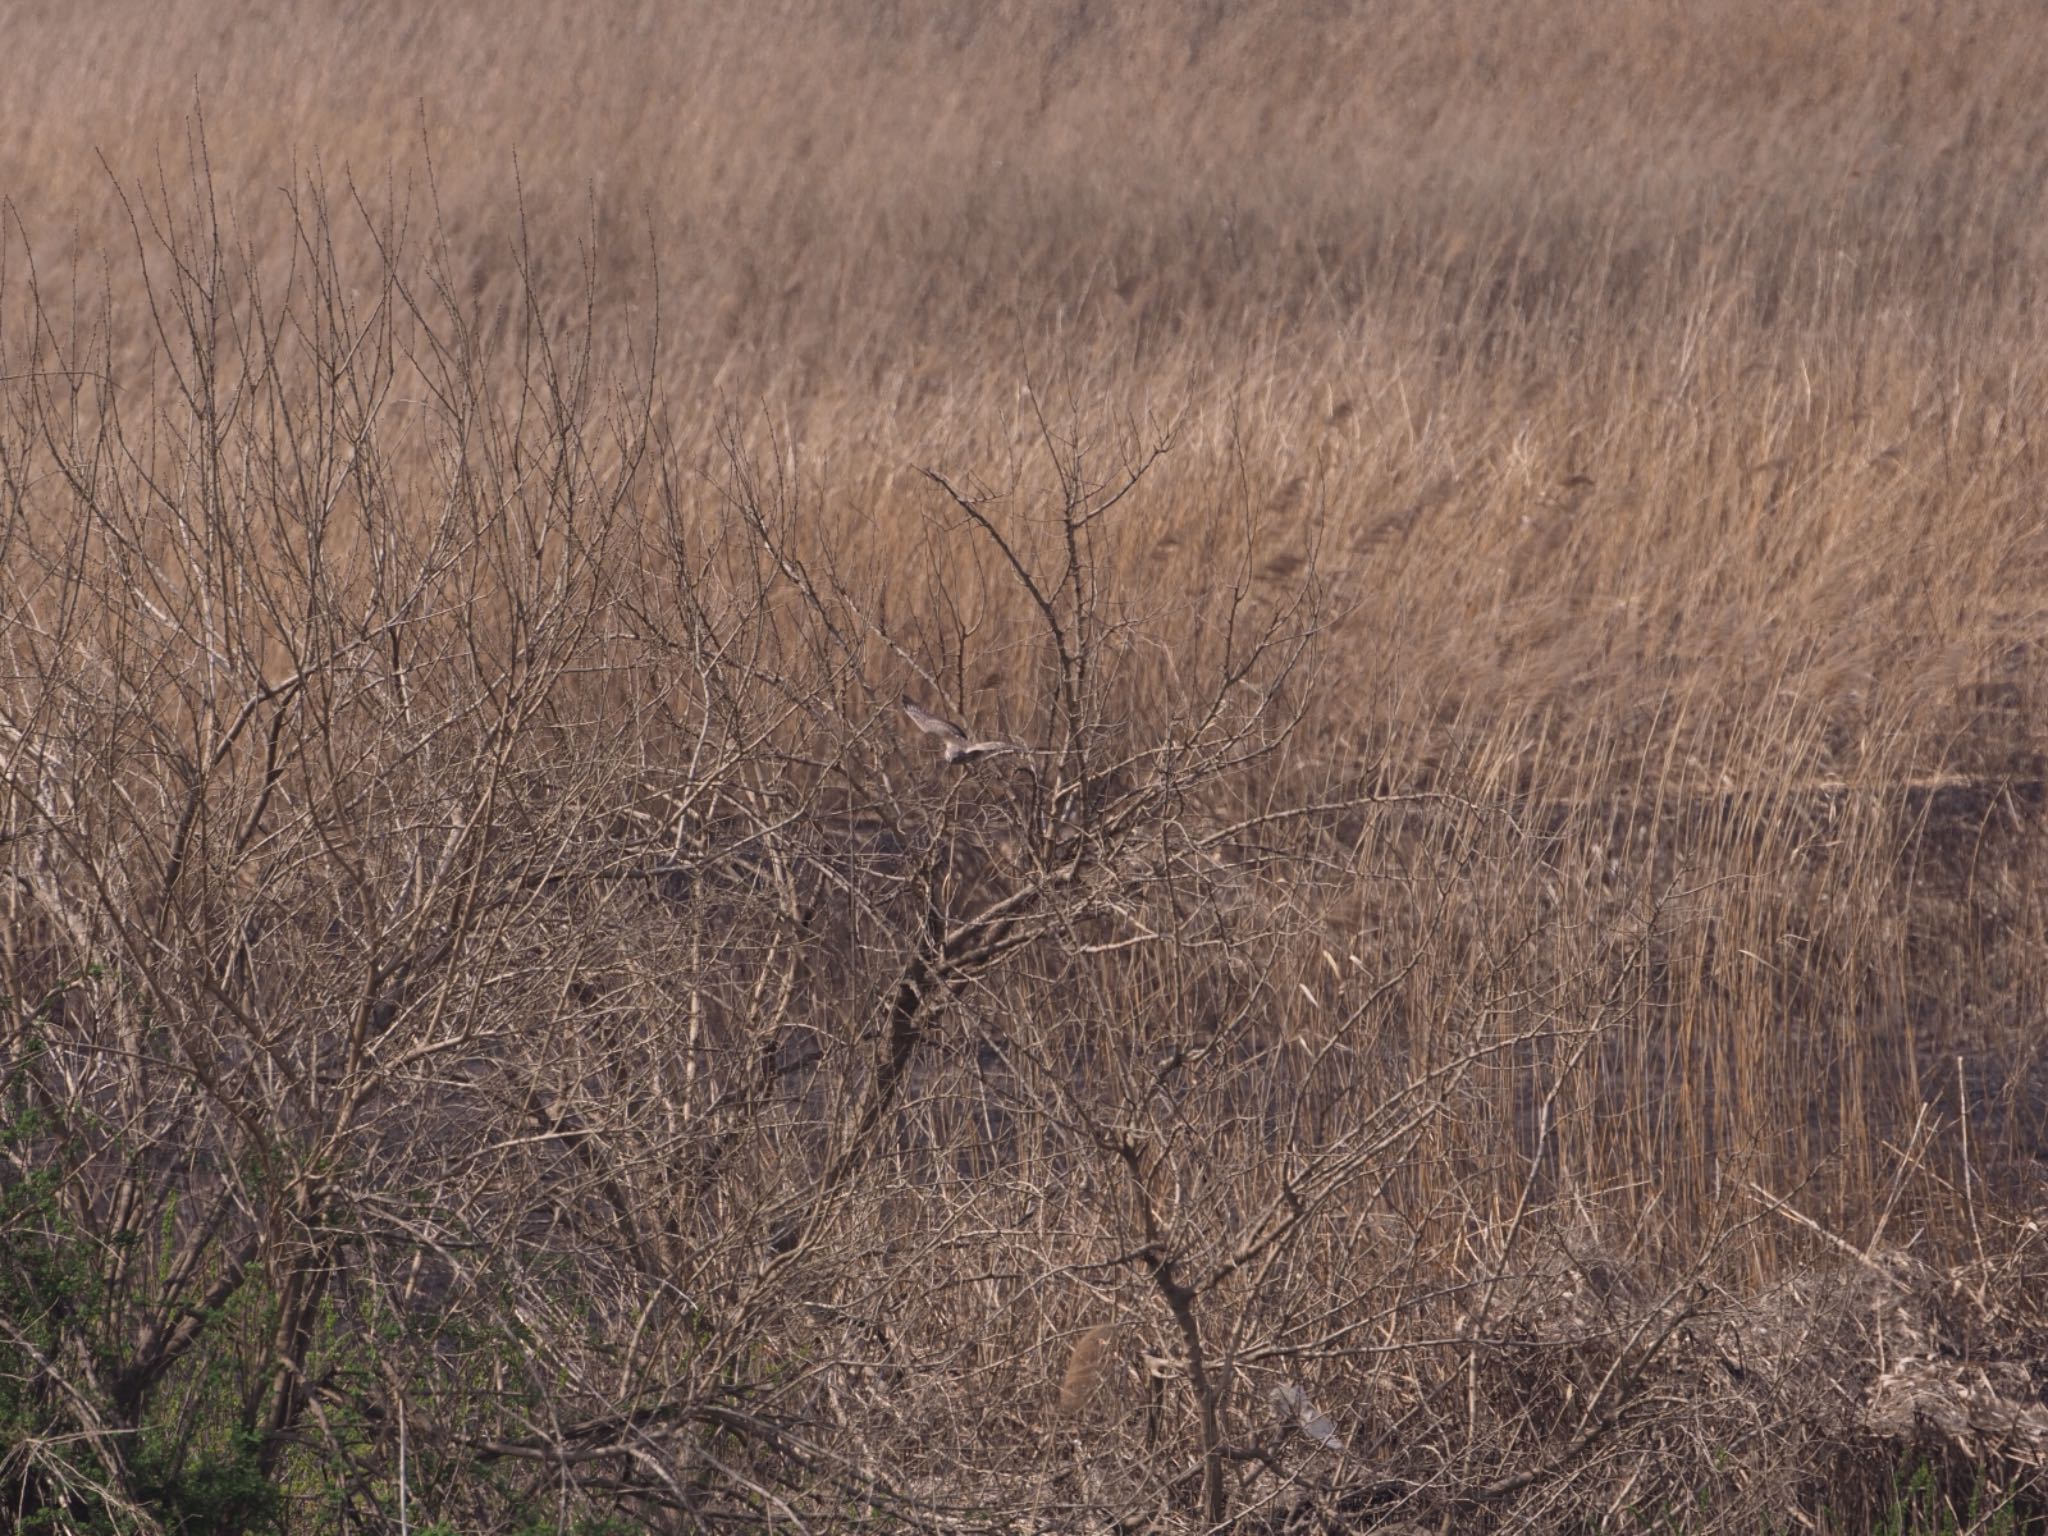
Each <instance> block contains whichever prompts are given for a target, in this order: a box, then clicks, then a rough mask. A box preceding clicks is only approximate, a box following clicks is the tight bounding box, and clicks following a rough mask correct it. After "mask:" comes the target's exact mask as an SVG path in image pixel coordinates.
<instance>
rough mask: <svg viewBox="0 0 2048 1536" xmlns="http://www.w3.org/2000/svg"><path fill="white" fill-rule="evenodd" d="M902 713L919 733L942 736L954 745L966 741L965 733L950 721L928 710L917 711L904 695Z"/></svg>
mask: <svg viewBox="0 0 2048 1536" xmlns="http://www.w3.org/2000/svg"><path fill="white" fill-rule="evenodd" d="M903 713H905V714H906V715H908V716H910V723H911V724H912V725H914V726H916V727H917V728H918V729H919V730H920V731H924V732H926V733H927V734H929V735H932V736H943V737H945V738H946V739H947V740H949V741H951V742H955V743H959V742H964V741H966V740H967V733H966V732H965V731H963V730H961V729H960V727H959V726H957V725H955V724H954V723H953V722H952V721H950V720H947V719H943V718H941V717H940V716H938V715H935V714H933V713H932V712H931V711H930V710H928V709H919V708H918V707H917V706H916V705H915V704H913V703H911V702H910V698H909V696H908V695H905V696H904V698H903Z"/></svg>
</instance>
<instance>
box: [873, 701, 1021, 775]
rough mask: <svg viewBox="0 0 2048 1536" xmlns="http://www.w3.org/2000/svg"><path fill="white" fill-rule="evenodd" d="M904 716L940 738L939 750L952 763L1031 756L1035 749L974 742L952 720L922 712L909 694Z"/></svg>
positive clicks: (995, 740) (992, 741)
mask: <svg viewBox="0 0 2048 1536" xmlns="http://www.w3.org/2000/svg"><path fill="white" fill-rule="evenodd" d="M902 702H903V713H905V714H906V715H908V716H910V723H911V724H912V725H914V726H916V727H917V728H918V729H919V730H920V731H923V732H924V733H925V734H926V735H927V736H936V737H938V738H939V750H940V751H941V752H943V753H944V754H945V758H946V761H947V762H949V763H978V762H980V761H981V760H982V759H983V758H985V757H999V756H1002V755H1003V754H1005V753H1011V752H1029V751H1030V750H1031V749H1030V748H1029V747H1027V746H1025V745H1024V744H1023V743H1022V742H1017V741H1004V740H1002V739H1000V738H991V739H989V740H986V741H975V740H972V739H971V738H970V737H969V736H968V734H967V732H966V731H965V730H963V729H962V728H961V727H960V726H958V725H955V724H954V723H953V722H952V721H951V720H948V719H945V718H944V717H943V716H940V715H935V714H933V713H932V712H931V711H930V710H928V709H920V708H918V706H917V705H916V704H914V703H912V702H911V698H910V695H909V694H904V695H903V699H902Z"/></svg>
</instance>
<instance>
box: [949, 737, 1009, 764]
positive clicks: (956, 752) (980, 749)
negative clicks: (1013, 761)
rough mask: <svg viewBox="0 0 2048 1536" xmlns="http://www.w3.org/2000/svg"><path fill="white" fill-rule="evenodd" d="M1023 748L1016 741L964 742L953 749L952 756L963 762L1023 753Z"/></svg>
mask: <svg viewBox="0 0 2048 1536" xmlns="http://www.w3.org/2000/svg"><path fill="white" fill-rule="evenodd" d="M1023 750H1024V748H1023V746H1022V745H1021V744H1019V743H1018V742H1014V741H963V742H960V743H959V744H958V745H956V746H954V747H953V748H952V755H953V756H954V757H956V758H959V759H961V760H962V761H966V760H970V759H973V758H977V757H994V756H996V755H997V754H998V753H1003V752H1022V751H1023Z"/></svg>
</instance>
